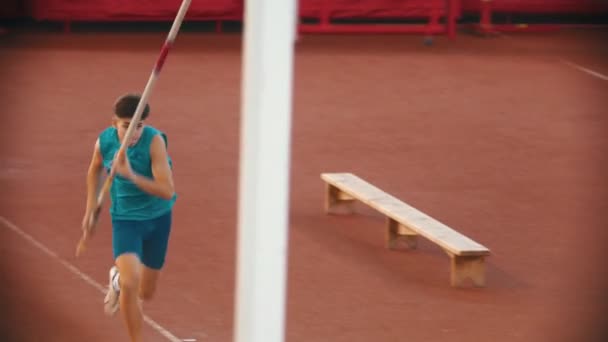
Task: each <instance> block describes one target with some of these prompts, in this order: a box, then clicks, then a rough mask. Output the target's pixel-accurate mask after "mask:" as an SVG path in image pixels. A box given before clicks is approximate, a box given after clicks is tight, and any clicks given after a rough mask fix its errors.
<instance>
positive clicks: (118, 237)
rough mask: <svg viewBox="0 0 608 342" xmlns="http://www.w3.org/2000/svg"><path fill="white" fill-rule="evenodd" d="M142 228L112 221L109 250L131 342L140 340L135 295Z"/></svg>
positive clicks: (135, 224) (138, 273)
mask: <svg viewBox="0 0 608 342" xmlns="http://www.w3.org/2000/svg"><path fill="white" fill-rule="evenodd" d="M144 227H145V224H142V222H141V221H129V220H120V221H113V222H112V247H113V250H114V260H115V263H116V266H117V267H118V272H119V276H118V278H119V281H118V282H119V283H120V284H119V285H120V296H119V302H120V311H121V312H122V315H123V318H124V321H125V325H126V327H127V330H128V333H129V336H130V337H131V341H132V342H141V341H142V321H143V318H142V312H141V307H140V305H139V294H138V293H139V286H140V283H141V277H142V273H143V270H142V268H143V266H142V264H141V261H140V260H141V255H142V233H143V232H144Z"/></svg>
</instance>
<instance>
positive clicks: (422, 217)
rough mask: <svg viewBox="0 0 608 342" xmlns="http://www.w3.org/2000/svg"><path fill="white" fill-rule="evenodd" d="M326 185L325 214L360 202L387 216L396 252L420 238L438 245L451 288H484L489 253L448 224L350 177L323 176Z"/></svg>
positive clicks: (388, 242) (350, 209) (390, 240)
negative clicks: (448, 270)
mask: <svg viewBox="0 0 608 342" xmlns="http://www.w3.org/2000/svg"><path fill="white" fill-rule="evenodd" d="M321 179H323V180H324V181H325V186H326V193H325V212H326V213H329V214H333V213H338V212H340V208H341V209H342V212H343V211H344V209H347V210H348V212H351V213H352V212H353V207H352V204H353V202H354V201H356V200H359V201H361V202H363V203H365V204H367V205H369V206H370V207H372V208H374V209H376V210H378V211H379V212H381V213H382V214H384V215H386V246H387V248H390V249H393V248H395V247H396V242H397V241H398V240H401V239H403V240H405V242H406V243H407V245H408V247H410V248H416V246H417V239H418V236H423V237H425V238H426V239H428V240H430V241H432V242H434V243H435V244H437V245H439V246H440V247H441V248H442V249H443V250H444V251H445V252H446V253H447V254H448V255H449V256H450V260H451V277H450V283H451V285H452V286H462V285H464V283H465V281H466V280H467V278H470V279H471V280H472V282H473V284H474V286H478V287H483V286H485V263H484V261H485V257H486V256H488V255H489V254H490V250H489V249H487V248H486V247H484V246H482V245H481V244H479V243H477V242H475V241H473V240H471V239H470V238H468V237H466V236H464V235H462V234H461V233H459V232H457V231H455V230H454V229H452V228H450V227H448V226H446V225H445V224H443V223H441V222H439V221H437V220H435V219H433V218H432V217H430V216H428V215H426V214H424V213H423V212H420V211H419V210H417V209H416V208H413V207H411V206H409V205H407V204H405V203H403V202H402V201H400V200H399V199H397V198H395V197H393V196H391V195H389V194H387V193H385V192H384V191H382V190H380V189H378V188H377V187H375V186H373V185H371V184H369V183H368V182H366V181H365V180H363V179H361V178H359V177H357V176H355V175H354V174H351V173H323V174H321Z"/></svg>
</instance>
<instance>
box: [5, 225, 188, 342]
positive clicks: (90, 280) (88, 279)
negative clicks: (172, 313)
mask: <svg viewBox="0 0 608 342" xmlns="http://www.w3.org/2000/svg"><path fill="white" fill-rule="evenodd" d="M0 222H2V223H3V224H4V225H5V226H6V227H8V228H9V229H10V230H12V231H13V232H15V233H17V234H18V235H19V236H21V237H22V238H24V239H25V240H27V241H28V242H29V243H31V244H32V245H34V246H35V247H36V248H38V249H39V250H40V251H42V252H43V253H44V254H46V255H48V256H50V257H51V258H53V259H55V260H56V261H58V262H59V263H60V264H61V265H63V266H64V267H65V268H67V269H68V270H70V272H72V273H74V274H75V275H77V276H78V277H79V278H80V279H82V280H83V281H84V282H85V283H87V284H89V285H91V286H93V287H94V288H96V289H97V290H98V291H99V292H101V293H103V294H105V292H106V289H105V287H104V286H102V285H101V284H99V283H98V282H96V281H95V280H93V278H91V277H89V276H88V275H86V274H85V273H83V272H82V271H80V270H79V269H78V268H77V267H76V266H74V265H72V264H71V263H69V262H68V261H66V260H65V259H62V258H61V257H60V256H59V255H57V253H55V252H53V251H52V250H50V249H49V248H48V247H46V246H45V245H43V244H42V243H41V242H39V241H38V240H36V239H34V238H33V237H32V236H31V235H29V234H28V233H26V232H24V231H23V230H22V229H21V228H19V227H18V226H17V225H15V224H14V223H12V222H11V221H9V220H7V219H6V218H4V217H2V216H0ZM144 322H146V324H148V325H149V326H150V327H151V328H152V329H154V330H155V331H156V332H158V333H159V334H161V335H162V336H164V337H165V338H167V340H169V341H171V342H182V340H181V339H179V338H177V337H175V335H174V334H172V333H171V332H170V331H169V330H167V329H165V328H163V327H162V326H161V325H160V324H158V323H156V322H155V321H154V320H153V319H151V318H150V317H148V316H146V315H144Z"/></svg>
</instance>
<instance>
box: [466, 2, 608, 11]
mask: <svg viewBox="0 0 608 342" xmlns="http://www.w3.org/2000/svg"><path fill="white" fill-rule="evenodd" d="M481 2H482V0H462V7H463V10H464V11H466V12H480V10H481V8H482V4H481ZM490 2H491V6H492V11H493V12H497V13H500V12H502V13H526V14H569V13H572V14H575V13H578V14H597V13H598V12H608V1H606V0H492V1H490Z"/></svg>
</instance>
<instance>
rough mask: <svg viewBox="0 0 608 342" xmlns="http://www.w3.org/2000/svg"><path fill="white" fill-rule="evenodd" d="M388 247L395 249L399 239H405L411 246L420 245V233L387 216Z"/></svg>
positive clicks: (413, 247)
mask: <svg viewBox="0 0 608 342" xmlns="http://www.w3.org/2000/svg"><path fill="white" fill-rule="evenodd" d="M386 226H387V227H386V248H388V249H395V248H396V247H397V241H399V240H404V241H405V243H406V244H407V246H408V247H409V248H412V249H416V247H418V234H416V232H414V231H413V230H411V229H409V228H407V227H405V226H403V225H402V224H400V223H399V222H397V221H395V220H393V219H392V218H390V217H387V218H386Z"/></svg>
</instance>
